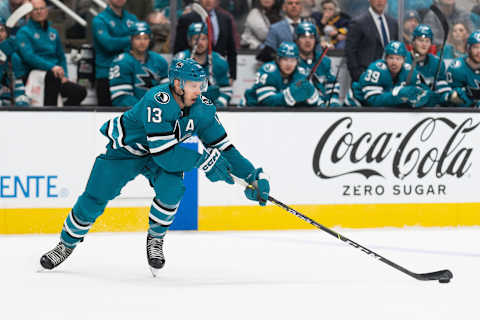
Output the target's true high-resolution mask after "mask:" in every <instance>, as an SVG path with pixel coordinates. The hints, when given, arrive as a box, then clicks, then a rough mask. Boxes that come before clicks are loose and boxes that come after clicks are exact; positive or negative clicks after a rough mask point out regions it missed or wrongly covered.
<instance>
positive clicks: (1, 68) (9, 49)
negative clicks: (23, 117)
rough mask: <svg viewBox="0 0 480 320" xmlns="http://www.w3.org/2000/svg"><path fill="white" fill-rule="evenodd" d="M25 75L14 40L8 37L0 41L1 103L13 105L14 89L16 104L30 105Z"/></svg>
mask: <svg viewBox="0 0 480 320" xmlns="http://www.w3.org/2000/svg"><path fill="white" fill-rule="evenodd" d="M9 65H10V66H11V68H12V76H13V77H10V76H9ZM24 75H25V68H24V66H23V64H22V62H21V60H20V57H19V56H18V55H17V53H16V52H15V42H14V40H13V39H12V38H7V39H5V40H4V41H2V42H0V105H4V106H6V105H12V92H11V91H12V89H13V96H14V101H15V105H17V106H28V105H29V104H30V100H29V99H28V98H27V96H26V94H25V85H24V84H23V80H22V77H23V76H24ZM12 82H13V83H12ZM12 84H13V85H12Z"/></svg>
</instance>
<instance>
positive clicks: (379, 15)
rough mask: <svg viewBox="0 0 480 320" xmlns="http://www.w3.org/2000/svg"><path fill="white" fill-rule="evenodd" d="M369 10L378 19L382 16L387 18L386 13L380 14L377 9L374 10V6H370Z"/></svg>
mask: <svg viewBox="0 0 480 320" xmlns="http://www.w3.org/2000/svg"><path fill="white" fill-rule="evenodd" d="M368 11H369V12H370V14H371V15H372V17H373V18H376V19H377V20H378V17H382V19H385V14H384V13H382V14H378V13H376V12H375V11H373V9H372V7H368Z"/></svg>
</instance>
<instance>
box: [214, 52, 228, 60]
mask: <svg viewBox="0 0 480 320" xmlns="http://www.w3.org/2000/svg"><path fill="white" fill-rule="evenodd" d="M212 57H213V58H215V59H218V60H219V61H221V62H227V59H225V58H224V57H223V56H222V55H221V54H220V53H218V52H216V51H213V52H212Z"/></svg>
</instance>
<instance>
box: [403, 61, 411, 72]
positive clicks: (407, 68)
mask: <svg viewBox="0 0 480 320" xmlns="http://www.w3.org/2000/svg"><path fill="white" fill-rule="evenodd" d="M403 67H404V68H405V70H407V71H410V70H412V65H411V64H410V63H404V64H403Z"/></svg>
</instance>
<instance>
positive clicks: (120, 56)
mask: <svg viewBox="0 0 480 320" xmlns="http://www.w3.org/2000/svg"><path fill="white" fill-rule="evenodd" d="M124 57H125V53H120V54H119V55H118V56H116V57H115V59H113V62H118V61H121V60H123V58H124Z"/></svg>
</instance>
